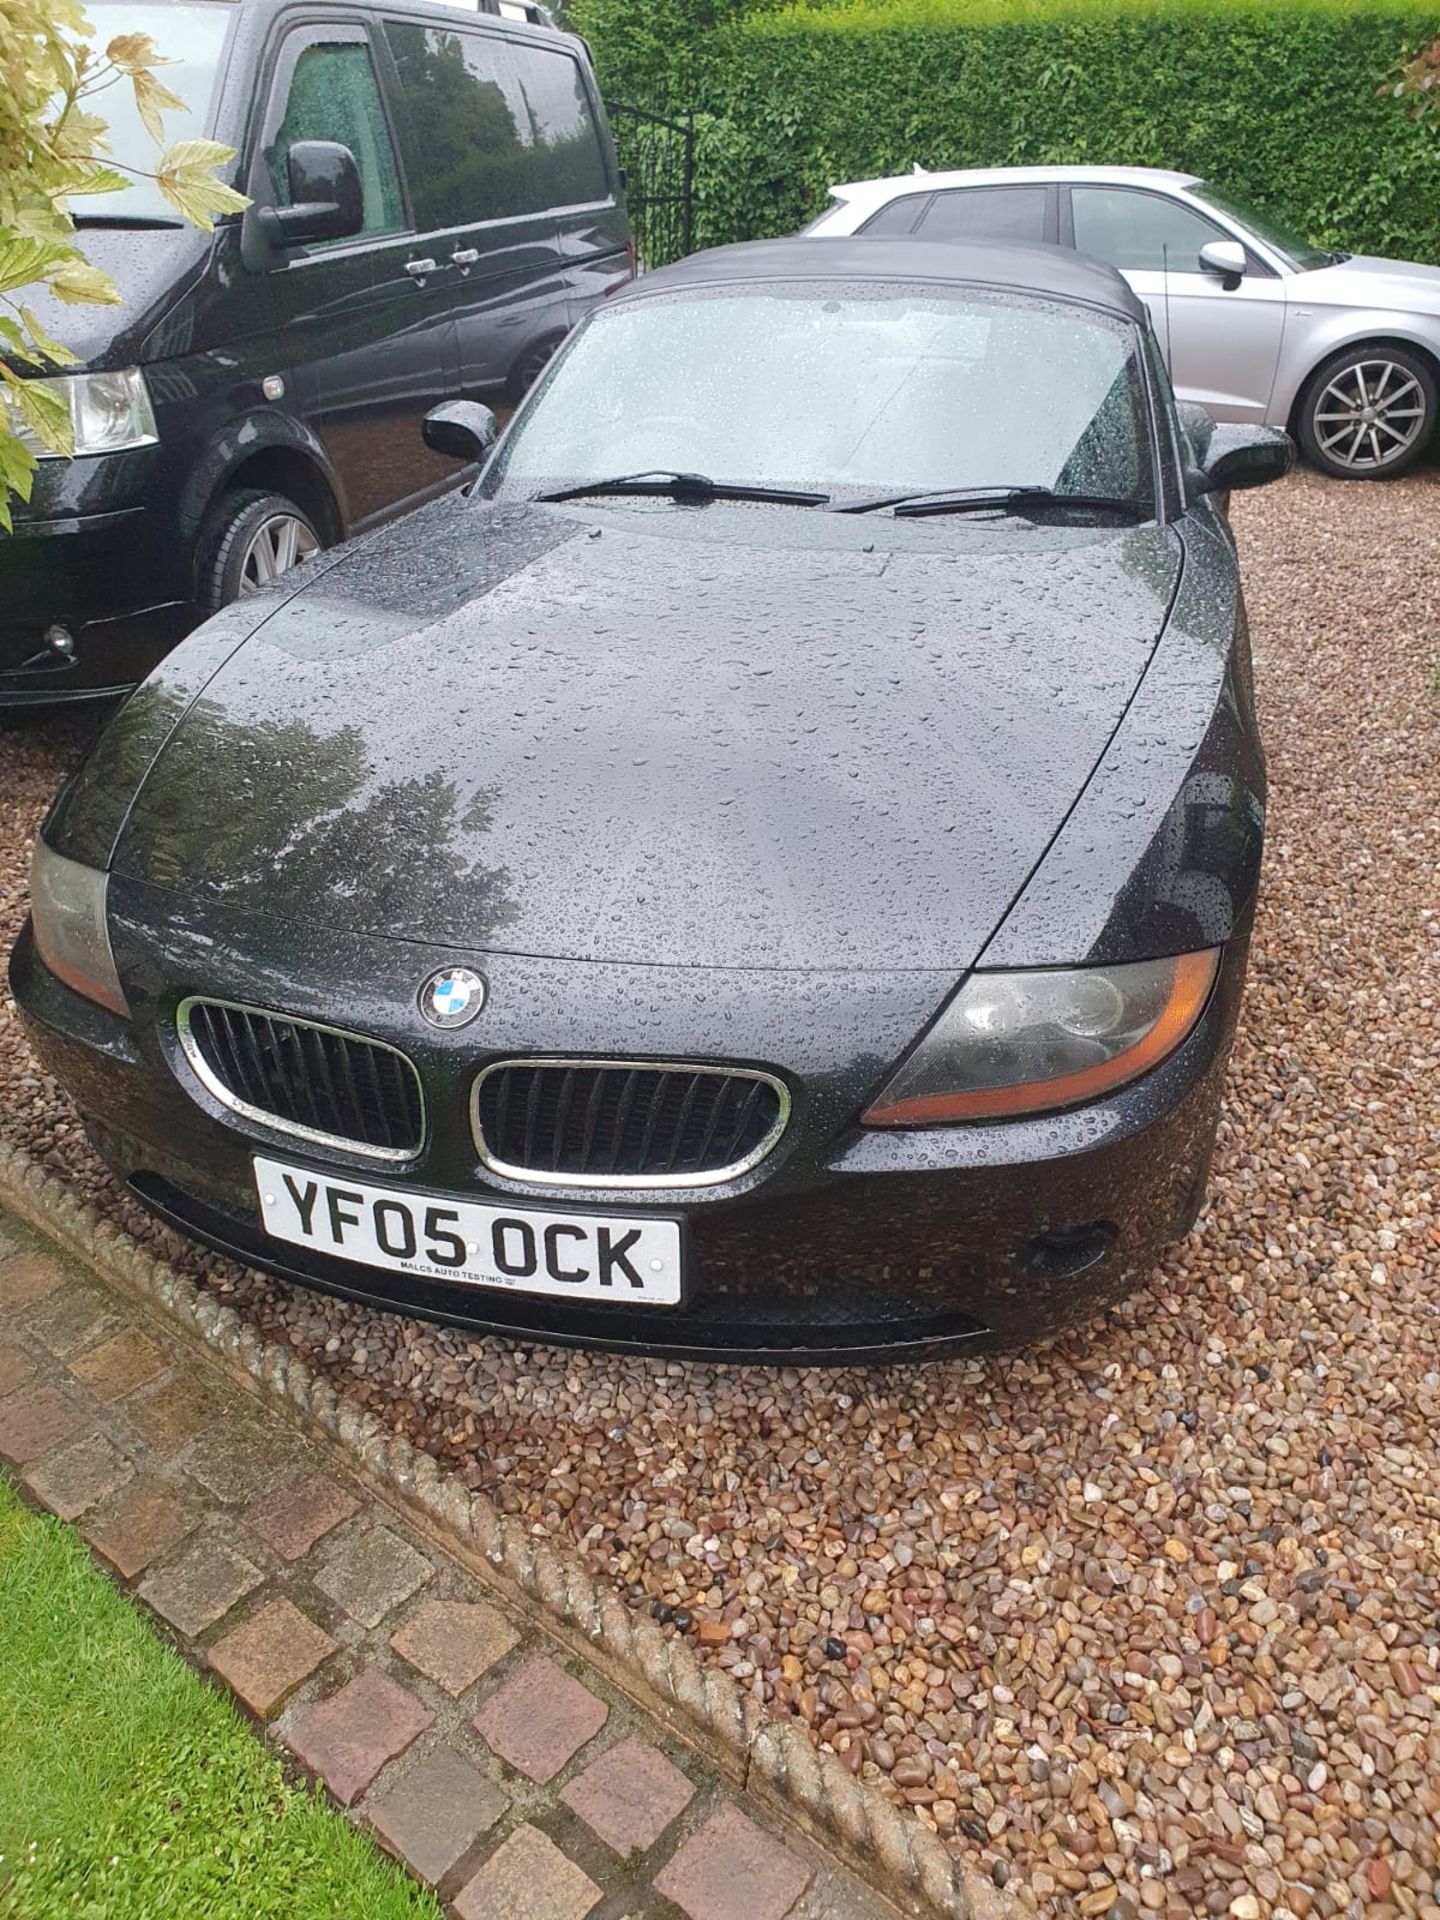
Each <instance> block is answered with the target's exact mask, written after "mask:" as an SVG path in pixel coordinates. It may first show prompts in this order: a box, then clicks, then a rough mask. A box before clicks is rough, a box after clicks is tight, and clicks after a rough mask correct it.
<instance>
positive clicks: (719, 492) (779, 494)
mask: <svg viewBox="0 0 1440 1920" xmlns="http://www.w3.org/2000/svg"><path fill="white" fill-rule="evenodd" d="M607 493H621V494H638V495H640V496H641V497H642V498H643V497H647V496H648V497H650V498H656V499H665V498H669V499H671V500H689V501H694V502H700V503H703V502H704V501H706V500H773V501H776V502H778V503H779V504H780V505H781V506H789V507H821V506H824V504H825V502H826V501H827V500H828V499H829V498H830V496H829V494H828V493H800V492H797V491H796V490H795V489H794V488H791V487H760V486H747V485H746V484H745V483H744V482H743V481H731V480H712V479H711V478H710V476H709V474H708V473H675V472H672V471H671V470H670V469H669V468H668V467H655V468H652V469H650V470H649V471H648V472H645V473H620V474H617V475H616V476H615V478H614V479H613V480H586V481H584V482H582V483H581V485H579V486H575V487H561V488H559V489H558V490H557V491H556V492H554V493H537V494H534V495H532V496H531V497H532V498H533V499H536V500H544V501H547V502H552V503H553V502H555V501H559V500H584V499H586V498H587V497H588V496H590V495H593V494H607Z"/></svg>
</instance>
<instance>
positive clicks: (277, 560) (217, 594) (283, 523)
mask: <svg viewBox="0 0 1440 1920" xmlns="http://www.w3.org/2000/svg"><path fill="white" fill-rule="evenodd" d="M324 545H325V542H324V540H323V539H322V538H321V536H320V534H319V532H318V531H317V529H316V526H315V523H314V521H313V520H312V519H311V518H310V516H309V514H308V513H306V511H305V509H304V508H303V507H298V506H296V504H295V502H294V501H293V500H287V499H286V497H285V495H284V494H283V493H269V492H266V491H263V490H262V489H260V488H257V487H240V488H236V489H235V491H234V492H232V493H226V494H223V495H222V496H221V497H220V499H219V500H218V501H217V502H216V504H215V506H214V507H213V508H212V510H211V513H210V517H209V519H208V520H207V521H206V522H205V526H204V529H203V531H202V532H201V535H200V542H199V547H198V558H197V561H196V567H195V598H196V600H197V602H198V603H199V605H200V606H201V607H202V608H203V609H204V611H205V612H206V613H217V612H218V611H219V610H220V608H221V607H228V606H229V604H230V602H231V601H232V600H238V599H239V598H240V597H241V595H242V594H246V593H253V592H255V591H256V589H257V588H259V587H262V586H265V585H267V584H268V582H269V581H270V580H273V579H278V578H279V576H280V575H281V574H282V573H288V572H289V570H290V568H291V567H293V566H298V565H299V563H300V562H301V561H302V560H308V559H309V558H310V557H311V555H312V554H316V553H318V552H319V551H320V550H321V548H322V547H323V546H324Z"/></svg>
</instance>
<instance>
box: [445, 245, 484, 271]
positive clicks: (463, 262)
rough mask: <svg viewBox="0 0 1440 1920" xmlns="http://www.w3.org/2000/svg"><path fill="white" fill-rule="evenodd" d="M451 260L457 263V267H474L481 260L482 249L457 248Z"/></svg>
mask: <svg viewBox="0 0 1440 1920" xmlns="http://www.w3.org/2000/svg"><path fill="white" fill-rule="evenodd" d="M450 258H451V259H452V260H453V261H454V262H455V264H456V266H457V267H473V266H474V264H475V262H476V261H477V260H478V259H479V258H480V249H479V248H478V247H457V248H456V249H455V251H454V253H452V254H451V256H450Z"/></svg>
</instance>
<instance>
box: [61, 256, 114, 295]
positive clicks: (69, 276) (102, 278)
mask: <svg viewBox="0 0 1440 1920" xmlns="http://www.w3.org/2000/svg"><path fill="white" fill-rule="evenodd" d="M50 291H51V292H52V293H53V294H54V295H55V298H56V299H57V300H63V301H64V302H65V304H66V305H67V306H70V307H82V306H85V307H118V306H119V305H120V289H119V288H118V287H117V286H116V284H115V282H114V281H113V280H112V279H111V278H110V276H109V274H108V273H102V272H101V270H100V269H99V267H92V266H91V264H90V262H89V261H88V260H82V259H81V258H80V256H79V255H78V254H77V255H76V256H75V258H74V259H73V260H71V261H70V262H69V263H68V264H67V265H66V266H63V267H61V268H60V270H59V272H58V273H52V274H51V276H50Z"/></svg>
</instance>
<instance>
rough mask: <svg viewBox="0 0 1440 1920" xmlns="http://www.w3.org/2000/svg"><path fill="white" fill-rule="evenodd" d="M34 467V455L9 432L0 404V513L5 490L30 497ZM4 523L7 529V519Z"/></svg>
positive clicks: (7, 421)
mask: <svg viewBox="0 0 1440 1920" xmlns="http://www.w3.org/2000/svg"><path fill="white" fill-rule="evenodd" d="M35 467H36V460H35V455H34V454H33V453H32V452H31V450H30V448H29V447H27V446H26V445H25V442H24V441H23V440H21V439H18V438H17V437H16V435H15V434H14V433H12V432H11V430H10V427H9V414H8V413H7V411H6V409H5V408H4V407H3V406H0V513H3V512H4V508H5V495H6V492H7V491H9V492H11V493H18V494H19V496H20V498H21V499H22V500H28V499H29V498H30V488H31V486H32V484H33V483H34V479H35ZM4 524H5V525H6V527H7V530H8V527H9V522H8V520H7V521H6V522H5V523H4Z"/></svg>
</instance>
